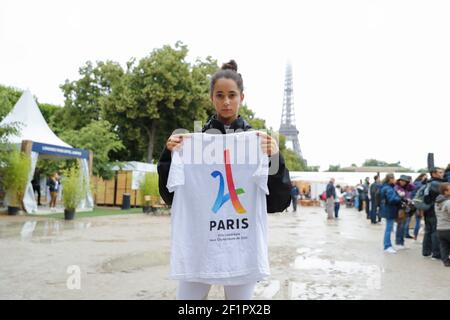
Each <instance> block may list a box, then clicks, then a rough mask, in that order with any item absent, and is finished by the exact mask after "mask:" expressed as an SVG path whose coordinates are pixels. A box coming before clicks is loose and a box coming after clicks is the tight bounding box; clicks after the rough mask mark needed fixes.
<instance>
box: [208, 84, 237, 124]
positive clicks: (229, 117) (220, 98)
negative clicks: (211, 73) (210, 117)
mask: <svg viewBox="0 0 450 320" xmlns="http://www.w3.org/2000/svg"><path fill="white" fill-rule="evenodd" d="M243 100H244V94H243V93H241V92H240V91H239V88H238V86H237V84H236V82H235V81H234V80H233V79H226V78H221V79H218V80H217V81H216V83H215V85H214V92H213V94H212V97H211V101H212V103H213V105H214V108H215V109H216V112H217V117H218V119H219V121H221V122H222V123H224V124H228V125H229V124H231V123H232V122H233V121H234V120H236V118H237V117H238V113H239V107H240V106H241V103H242V101H243Z"/></svg>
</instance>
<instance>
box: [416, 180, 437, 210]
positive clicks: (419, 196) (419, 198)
mask: <svg viewBox="0 0 450 320" xmlns="http://www.w3.org/2000/svg"><path fill="white" fill-rule="evenodd" d="M430 187H431V183H427V184H425V185H423V186H421V187H420V188H419V190H417V193H416V195H415V196H414V198H413V200H412V203H413V205H414V207H415V208H416V209H419V210H424V211H428V210H430V209H431V206H432V205H433V203H431V202H430V197H429V194H430Z"/></svg>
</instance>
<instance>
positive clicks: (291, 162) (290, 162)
mask: <svg viewBox="0 0 450 320" xmlns="http://www.w3.org/2000/svg"><path fill="white" fill-rule="evenodd" d="M275 136H276V137H278V147H279V148H280V153H281V155H282V156H283V158H284V161H285V164H286V168H288V169H289V170H290V171H308V170H307V166H306V164H305V161H304V160H303V159H301V158H300V157H299V155H298V154H296V153H295V152H294V151H293V150H291V149H288V148H286V137H285V136H284V135H282V134H280V133H277V134H276V135H275Z"/></svg>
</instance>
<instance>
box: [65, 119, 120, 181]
mask: <svg viewBox="0 0 450 320" xmlns="http://www.w3.org/2000/svg"><path fill="white" fill-rule="evenodd" d="M61 138H62V139H63V140H65V141H66V142H67V143H69V144H71V145H73V146H74V147H75V148H81V149H88V150H91V151H92V152H93V153H94V162H93V174H94V175H96V176H100V177H102V178H104V179H108V178H111V177H112V171H111V163H110V160H109V153H110V152H111V151H118V150H121V149H123V148H124V146H123V144H122V142H121V141H120V139H119V138H118V136H117V134H116V133H115V132H114V130H113V128H112V126H111V124H110V123H109V122H107V121H105V120H100V121H92V122H91V123H90V124H89V125H87V126H86V127H84V128H82V129H81V130H67V131H64V132H63V133H62V134H61Z"/></svg>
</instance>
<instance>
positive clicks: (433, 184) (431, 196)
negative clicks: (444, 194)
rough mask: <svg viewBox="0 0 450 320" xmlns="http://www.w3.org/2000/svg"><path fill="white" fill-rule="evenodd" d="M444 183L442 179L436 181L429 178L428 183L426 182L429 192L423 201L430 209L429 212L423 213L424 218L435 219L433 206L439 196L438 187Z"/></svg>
mask: <svg viewBox="0 0 450 320" xmlns="http://www.w3.org/2000/svg"><path fill="white" fill-rule="evenodd" d="M443 182H445V180H443V179H436V178H431V180H430V181H428V183H427V184H430V191H429V193H428V196H425V198H424V201H425V203H426V204H431V207H430V209H429V210H427V211H425V213H424V214H425V216H427V217H435V216H436V212H435V210H434V204H435V202H436V198H437V197H438V196H439V195H440V191H439V187H440V185H441V183H443Z"/></svg>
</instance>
